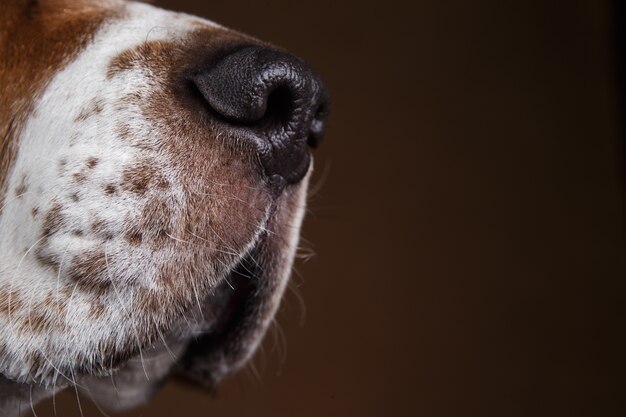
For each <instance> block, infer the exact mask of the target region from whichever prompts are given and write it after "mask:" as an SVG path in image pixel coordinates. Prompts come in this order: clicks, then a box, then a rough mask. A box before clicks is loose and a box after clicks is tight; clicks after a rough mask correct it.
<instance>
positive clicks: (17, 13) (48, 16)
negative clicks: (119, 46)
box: [0, 0, 118, 212]
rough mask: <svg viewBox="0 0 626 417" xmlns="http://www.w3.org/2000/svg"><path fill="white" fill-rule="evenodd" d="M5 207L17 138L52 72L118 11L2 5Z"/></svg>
mask: <svg viewBox="0 0 626 417" xmlns="http://www.w3.org/2000/svg"><path fill="white" fill-rule="evenodd" d="M0 13H2V16H3V21H2V25H0V56H1V57H2V65H0V212H1V210H2V208H1V207H2V201H3V199H4V194H5V192H6V186H7V181H8V174H9V171H10V169H11V167H12V165H13V160H14V159H15V153H16V151H17V144H16V139H17V137H18V136H19V134H20V132H21V130H22V126H23V125H24V122H25V121H26V119H27V118H28V115H29V114H30V113H31V111H32V109H33V106H34V99H35V96H36V94H37V93H38V92H40V91H41V90H42V89H43V88H44V87H45V86H46V84H47V83H48V82H49V80H50V79H51V78H52V76H53V75H54V74H55V73H56V72H57V71H58V70H59V68H61V67H62V66H63V65H65V64H66V63H67V62H69V61H70V60H71V59H72V58H73V57H75V56H76V54H77V53H78V52H79V51H80V50H81V49H82V48H83V47H84V46H85V45H86V44H87V42H88V41H89V40H90V39H91V37H92V35H93V34H94V33H95V31H96V30H97V29H98V27H100V25H101V24H102V22H104V21H105V20H106V19H107V18H108V17H111V16H113V15H114V14H115V13H118V12H117V11H111V10H108V9H105V8H104V7H102V6H101V5H98V3H97V2H87V1H83V0H47V1H42V2H31V1H16V0H3V1H2V7H1V9H0Z"/></svg>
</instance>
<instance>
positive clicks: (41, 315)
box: [19, 308, 56, 334]
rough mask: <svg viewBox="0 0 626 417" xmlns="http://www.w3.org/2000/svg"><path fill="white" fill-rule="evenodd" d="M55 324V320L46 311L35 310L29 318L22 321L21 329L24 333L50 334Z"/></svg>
mask: <svg viewBox="0 0 626 417" xmlns="http://www.w3.org/2000/svg"><path fill="white" fill-rule="evenodd" d="M55 324H56V320H55V318H54V317H53V316H51V315H49V314H48V313H47V312H46V311H45V310H42V309H41V308H39V309H37V308H33V309H31V311H30V313H29V315H28V316H26V317H23V318H22V319H21V321H20V327H19V328H20V330H21V331H23V332H33V333H35V334H40V333H49V332H50V330H51V328H52V327H53V326H55Z"/></svg>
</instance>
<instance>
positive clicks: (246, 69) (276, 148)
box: [191, 46, 329, 184]
mask: <svg viewBox="0 0 626 417" xmlns="http://www.w3.org/2000/svg"><path fill="white" fill-rule="evenodd" d="M191 81H192V83H193V85H194V87H195V88H196V89H197V90H198V91H199V92H200V94H201V96H202V98H203V100H204V101H205V102H206V104H208V111H209V112H211V113H212V115H213V116H214V117H215V118H217V119H218V120H219V121H220V122H221V123H223V124H224V125H225V126H226V128H228V129H232V130H235V131H237V132H240V133H242V134H243V136H244V137H245V138H246V140H248V141H250V142H252V143H253V145H254V147H255V149H256V151H257V152H258V155H259V160H260V161H261V164H262V166H263V169H264V173H265V175H266V176H267V177H269V178H272V180H274V181H275V180H276V178H277V177H280V178H279V180H280V181H283V180H284V181H285V182H286V183H287V184H294V183H297V182H299V181H300V180H301V179H302V178H303V177H304V175H305V174H306V172H307V171H308V168H309V164H310V159H311V158H310V152H309V149H308V148H309V147H311V148H315V147H316V146H317V145H318V144H319V143H320V141H321V140H322V138H323V136H324V131H325V125H326V118H327V114H328V106H329V99H328V93H327V90H326V87H325V86H324V84H323V82H322V81H321V79H320V77H319V76H318V75H317V74H316V73H315V71H313V70H312V69H311V68H310V67H309V66H308V65H307V64H305V63H304V62H303V61H302V60H300V59H299V58H297V57H295V56H293V55H290V54H288V53H286V52H283V51H280V50H276V49H271V48H267V47H261V46H247V47H244V48H241V49H238V50H236V51H234V52H231V53H230V54H227V55H226V56H225V57H223V58H221V59H220V60H218V61H217V63H215V64H213V65H211V66H210V68H206V69H203V70H202V71H199V72H197V73H196V74H194V75H193V76H192V80H191Z"/></svg>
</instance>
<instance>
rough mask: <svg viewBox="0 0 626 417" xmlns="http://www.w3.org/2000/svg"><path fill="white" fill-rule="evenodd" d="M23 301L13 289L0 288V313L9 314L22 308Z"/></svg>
mask: <svg viewBox="0 0 626 417" xmlns="http://www.w3.org/2000/svg"><path fill="white" fill-rule="evenodd" d="M23 305H24V303H23V301H22V297H20V294H19V292H18V291H17V290H15V289H9V288H5V287H2V288H0V314H3V315H7V316H8V315H9V313H10V314H11V315H13V314H15V312H16V311H19V310H21V309H22V307H23Z"/></svg>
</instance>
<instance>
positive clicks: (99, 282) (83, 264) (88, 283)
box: [68, 251, 111, 295]
mask: <svg viewBox="0 0 626 417" xmlns="http://www.w3.org/2000/svg"><path fill="white" fill-rule="evenodd" d="M109 261H110V260H109ZM106 272H107V258H106V257H105V255H104V251H102V252H96V251H89V252H86V253H85V254H82V255H80V256H78V257H76V258H75V259H74V260H73V261H72V263H71V264H70V266H69V267H68V276H69V278H70V279H71V280H73V281H74V282H75V283H76V285H77V287H78V288H79V289H81V290H82V291H84V292H85V293H88V294H92V293H95V294H97V295H103V294H105V293H106V292H107V291H109V289H110V287H111V281H109V278H108V276H107V273H106Z"/></svg>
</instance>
